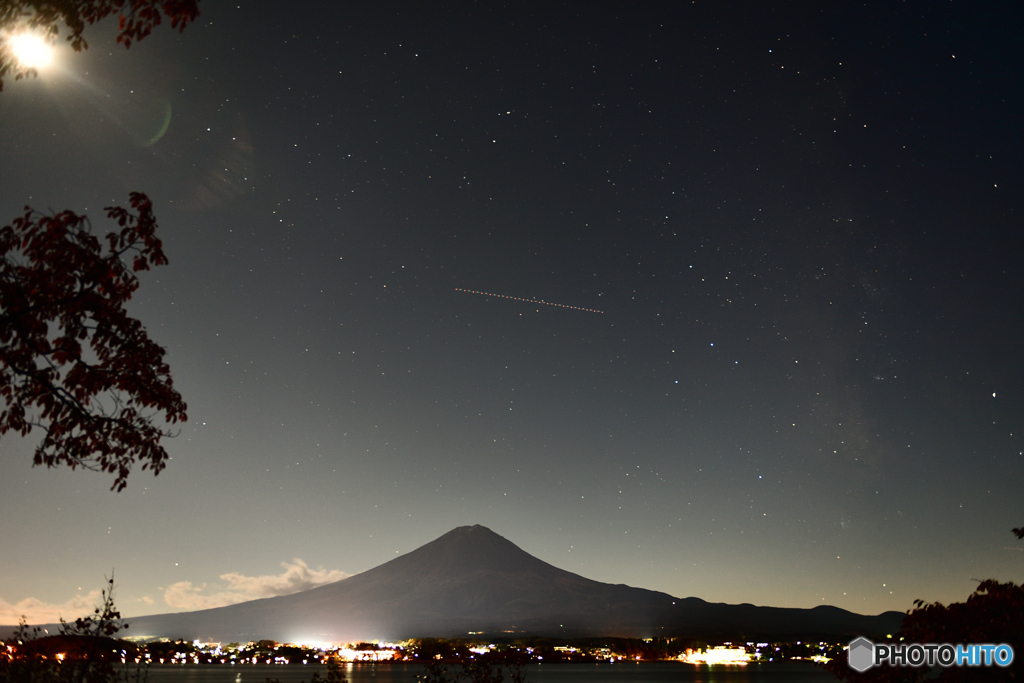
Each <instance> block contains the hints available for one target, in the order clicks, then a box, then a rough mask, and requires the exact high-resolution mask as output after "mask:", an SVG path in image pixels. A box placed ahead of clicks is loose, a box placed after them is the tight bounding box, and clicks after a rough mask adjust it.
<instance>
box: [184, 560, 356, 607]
mask: <svg viewBox="0 0 1024 683" xmlns="http://www.w3.org/2000/svg"><path fill="white" fill-rule="evenodd" d="M281 566H282V567H284V571H283V572H281V573H280V574H275V575H267V576H246V575H244V574H239V573H238V572H229V573H227V574H221V575H220V578H221V580H223V581H226V582H227V587H226V588H224V589H223V590H216V589H220V588H221V586H212V587H211V589H214V590H215V591H216V592H212V593H208V592H205V591H206V589H207V584H205V583H204V584H202V585H200V586H194V585H193V584H192V582H191V581H179V582H178V583H175V584H172V585H171V586H169V587H168V588H167V590H165V591H164V601H165V602H166V603H167V604H168V605H170V606H171V607H174V608H176V609H182V610H197V609H210V608H212V607H224V606H225V605H234V604H237V603H239V602H245V601H247V600H255V599H257V598H272V597H275V596H277V595H291V594H292V593H298V592H299V591H304V590H309V589H310V588H316V587H317V586H322V585H324V584H325V583H333V582H335V581H341V580H342V579H345V578H348V577H349V576H351V575H350V574H346V573H345V572H343V571H340V570H337V569H331V570H327V569H324V568H323V567H320V568H319V569H310V568H309V567H308V566H307V565H306V563H305V562H303V561H302V560H300V559H299V558H297V557H296V558H295V559H294V560H292V561H291V562H282V563H281Z"/></svg>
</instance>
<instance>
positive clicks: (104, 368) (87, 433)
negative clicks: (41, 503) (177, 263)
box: [0, 192, 186, 491]
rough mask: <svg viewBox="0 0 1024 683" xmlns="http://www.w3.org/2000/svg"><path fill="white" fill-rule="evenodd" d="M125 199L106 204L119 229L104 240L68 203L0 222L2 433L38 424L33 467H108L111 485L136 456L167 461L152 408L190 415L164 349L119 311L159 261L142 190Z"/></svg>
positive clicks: (159, 465) (168, 417) (158, 466)
mask: <svg viewBox="0 0 1024 683" xmlns="http://www.w3.org/2000/svg"><path fill="white" fill-rule="evenodd" d="M131 207H132V209H133V210H134V211H135V212H136V213H131V212H129V211H128V210H127V209H125V208H122V207H119V206H112V207H107V209H106V211H107V216H108V217H109V218H111V219H113V220H115V221H116V222H117V224H118V226H120V230H118V231H115V232H110V233H108V234H107V236H106V239H105V241H106V245H105V246H104V245H102V243H101V240H100V239H98V238H97V237H96V236H95V235H93V234H92V230H91V227H92V226H91V224H90V223H89V219H88V218H87V217H85V216H79V215H77V214H75V213H73V212H71V211H63V212H61V213H58V214H56V215H54V216H45V215H41V214H38V213H36V212H34V211H32V210H31V209H29V208H28V207H26V208H25V214H24V215H23V216H20V217H18V218H17V219H15V220H14V222H13V223H12V224H11V225H8V226H5V227H4V228H2V229H0V396H2V397H3V399H4V403H5V405H4V406H3V408H4V409H3V411H2V412H0V435H2V434H6V433H7V432H9V431H14V432H17V433H19V434H21V435H23V436H24V435H27V434H28V433H29V432H31V431H32V429H33V428H35V427H39V428H41V429H42V430H43V431H44V432H45V434H46V435H45V437H44V438H43V440H42V442H41V443H40V444H39V446H38V447H37V448H36V451H35V455H34V458H33V462H34V464H36V465H46V466H47V467H53V466H56V465H67V466H70V467H71V468H72V469H74V468H76V467H85V468H88V469H94V470H100V471H104V472H110V473H112V474H114V475H115V479H114V483H113V485H112V486H111V488H112V489H117V490H118V491H120V490H121V489H123V488H124V487H125V485H126V483H127V477H128V473H129V471H130V469H131V466H132V465H133V464H134V463H135V462H141V463H142V468H143V469H147V468H149V469H151V470H152V471H153V473H154V474H158V473H159V472H160V470H162V469H163V468H164V466H165V460H166V459H167V452H166V451H165V450H164V449H163V447H162V446H161V445H160V439H161V438H162V437H164V436H169V435H170V434H169V433H168V432H167V431H166V430H165V429H162V428H161V427H159V426H157V424H155V421H156V419H157V418H158V416H159V415H160V413H163V421H164V422H165V423H176V422H178V421H184V420H185V419H186V414H185V410H186V405H185V403H184V401H182V398H181V395H180V394H178V392H177V391H175V390H174V388H173V383H172V381H171V377H170V374H169V373H170V368H169V367H168V366H167V364H166V363H165V362H164V349H163V348H161V347H160V346H158V345H157V344H156V343H154V342H153V341H152V340H151V339H150V338H149V337H148V336H147V335H146V330H145V328H144V327H143V326H142V323H141V322H139V321H138V320H135V319H134V318H131V317H129V316H128V313H127V311H126V310H125V303H126V302H127V301H128V300H129V299H131V297H132V294H133V293H134V292H135V290H136V289H138V286H139V282H138V278H137V277H136V276H135V273H136V272H138V271H140V270H148V269H149V268H150V267H151V266H158V265H162V264H165V263H167V257H166V256H164V253H163V250H162V246H161V243H160V240H159V239H157V237H156V234H155V233H156V228H157V224H156V219H155V218H154V216H153V205H152V203H151V202H150V201H149V198H148V197H147V196H146V195H144V194H141V193H138V192H133V193H132V194H131ZM129 258H130V263H131V265H130V266H129V265H128V264H127V263H126V260H127V259H129Z"/></svg>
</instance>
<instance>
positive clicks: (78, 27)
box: [0, 0, 199, 90]
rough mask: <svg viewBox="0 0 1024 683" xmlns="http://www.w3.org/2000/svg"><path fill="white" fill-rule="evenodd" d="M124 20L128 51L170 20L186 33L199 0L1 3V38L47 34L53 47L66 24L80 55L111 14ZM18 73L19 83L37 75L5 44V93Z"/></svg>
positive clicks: (1, 49)
mask: <svg viewBox="0 0 1024 683" xmlns="http://www.w3.org/2000/svg"><path fill="white" fill-rule="evenodd" d="M115 12H116V13H117V15H118V32H117V42H118V43H120V44H121V45H124V46H125V48H129V47H131V44H132V43H133V42H135V41H139V40H142V39H143V38H145V37H146V36H148V35H149V34H150V33H151V32H152V31H153V28H154V27H155V26H157V25H159V24H161V23H162V22H163V20H164V18H167V19H169V20H170V22H171V27H172V28H176V29H178V30H179V31H184V30H185V26H186V25H188V24H189V22H192V21H194V20H195V18H196V17H197V16H199V1H198V0H0V36H4V35H8V36H9V35H12V34H15V33H17V32H18V31H19V30H20V29H22V28H24V29H26V30H30V31H34V32H37V33H41V34H42V37H43V38H45V39H46V40H48V41H49V42H51V43H52V42H54V41H56V39H57V37H58V35H59V33H60V31H59V26H60V25H61V24H63V25H64V26H66V27H67V29H68V35H67V41H68V42H69V43H70V44H71V48H72V49H73V50H75V52H81V51H82V50H84V49H87V48H88V47H89V44H88V43H86V42H85V37H84V36H83V35H82V32H83V31H84V30H85V27H86V26H87V25H88V24H94V23H96V22H97V21H100V20H101V19H105V18H107V17H108V16H110V15H111V14H114V13H115ZM8 73H13V74H14V80H18V79H20V78H24V77H25V76H28V75H34V74H35V69H32V68H29V67H26V66H24V65H22V64H20V63H19V62H18V60H17V58H16V57H15V56H14V54H13V52H12V51H11V47H10V44H9V42H8V41H6V40H4V41H3V42H2V43H0V90H3V86H4V81H3V77H4V76H5V75H7V74H8Z"/></svg>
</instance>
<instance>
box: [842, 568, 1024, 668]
mask: <svg viewBox="0 0 1024 683" xmlns="http://www.w3.org/2000/svg"><path fill="white" fill-rule="evenodd" d="M899 639H902V641H903V643H950V644H952V645H956V644H965V645H966V644H971V643H996V644H999V643H1006V644H1008V645H1010V646H1011V647H1012V648H1013V651H1014V660H1013V663H1012V664H1011V665H1010V666H1008V667H1005V668H1004V667H998V666H991V667H973V666H972V667H968V666H962V667H957V666H951V667H949V668H946V669H942V670H941V671H942V673H941V675H939V676H938V678H934V677H933V676H932V675H931V674H930V673H929V671H928V668H927V667H921V668H914V667H889V666H882V667H872V668H870V669H868V670H867V671H865V672H864V673H862V674H858V673H857V672H855V671H854V670H853V669H851V668H849V665H848V664H847V661H846V656H845V655H844V656H842V657H839V658H838V659H834V660H832V661H831V662H829V664H828V665H826V668H827V669H828V670H830V671H831V672H832V673H833V674H835V676H836V677H837V678H839V679H841V680H849V681H865V682H868V681H870V682H872V683H883V682H884V683H896V682H904V681H922V680H925V679H927V680H936V681H943V682H947V681H948V682H953V681H1015V680H1016V681H1019V680H1024V657H1022V656H1021V654H1024V586H1019V585H1017V584H1014V583H999V582H998V581H993V580H992V579H989V580H987V581H982V582H981V584H980V585H979V586H978V588H977V589H976V590H975V591H974V593H973V594H971V595H970V596H969V597H968V598H967V600H966V601H965V602H955V603H952V604H950V605H943V604H942V603H938V602H935V603H926V602H924V601H922V600H915V601H914V609H912V610H910V611H909V612H907V616H905V617H904V618H903V624H902V626H901V627H900V632H899V634H894V636H893V640H892V641H891V642H894V643H898V642H900V641H899Z"/></svg>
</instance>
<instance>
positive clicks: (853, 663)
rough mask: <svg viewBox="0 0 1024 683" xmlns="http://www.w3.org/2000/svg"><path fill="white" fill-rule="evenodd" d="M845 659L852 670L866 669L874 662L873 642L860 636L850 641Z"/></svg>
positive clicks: (862, 670) (861, 670)
mask: <svg viewBox="0 0 1024 683" xmlns="http://www.w3.org/2000/svg"><path fill="white" fill-rule="evenodd" d="M847 661H848V662H849V663H850V668H851V669H853V670H854V671H860V672H864V671H867V670H868V669H870V668H871V666H872V665H873V664H874V663H875V644H874V643H872V642H871V641H870V640H868V639H867V638H865V637H863V636H861V637H860V638H858V639H857V640H855V641H853V642H852V643H850V645H849V653H848V659H847Z"/></svg>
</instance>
